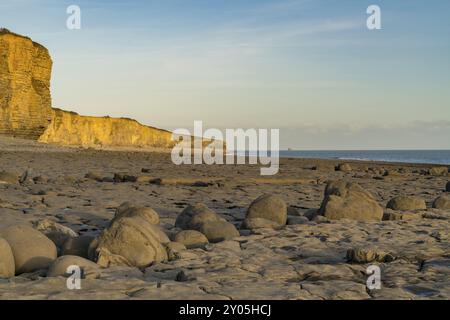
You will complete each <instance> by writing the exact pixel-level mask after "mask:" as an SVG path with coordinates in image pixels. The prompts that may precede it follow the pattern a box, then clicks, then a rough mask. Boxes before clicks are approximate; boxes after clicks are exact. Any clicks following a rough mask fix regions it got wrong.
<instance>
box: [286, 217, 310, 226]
mask: <svg viewBox="0 0 450 320" xmlns="http://www.w3.org/2000/svg"><path fill="white" fill-rule="evenodd" d="M308 222H309V219H308V218H307V217H292V216H288V220H287V224H288V225H296V224H306V223H308Z"/></svg>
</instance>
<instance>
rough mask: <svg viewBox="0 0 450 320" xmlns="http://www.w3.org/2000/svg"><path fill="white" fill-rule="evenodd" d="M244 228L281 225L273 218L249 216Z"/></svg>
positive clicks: (252, 228) (276, 226)
mask: <svg viewBox="0 0 450 320" xmlns="http://www.w3.org/2000/svg"><path fill="white" fill-rule="evenodd" d="M241 228H242V229H248V230H256V229H266V228H268V229H280V228H281V227H280V225H279V224H278V223H276V222H275V221H272V220H267V219H263V218H251V219H249V218H247V219H245V220H244V222H243V223H242V226H241Z"/></svg>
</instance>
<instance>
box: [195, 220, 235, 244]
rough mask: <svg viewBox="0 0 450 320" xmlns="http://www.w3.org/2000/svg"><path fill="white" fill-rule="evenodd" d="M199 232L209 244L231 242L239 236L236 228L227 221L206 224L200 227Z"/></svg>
mask: <svg viewBox="0 0 450 320" xmlns="http://www.w3.org/2000/svg"><path fill="white" fill-rule="evenodd" d="M200 232H201V233H203V234H204V235H205V236H206V238H207V239H208V241H209V242H211V243H216V242H221V241H225V240H231V239H233V238H236V237H239V236H240V234H239V231H238V230H237V229H236V227H235V226H234V225H233V224H232V223H230V222H227V221H211V222H206V223H204V224H202V225H201V227H200Z"/></svg>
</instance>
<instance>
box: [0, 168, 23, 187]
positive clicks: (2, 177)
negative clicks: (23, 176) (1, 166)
mask: <svg viewBox="0 0 450 320" xmlns="http://www.w3.org/2000/svg"><path fill="white" fill-rule="evenodd" d="M18 183H19V175H17V174H15V173H11V172H6V171H1V172H0V184H18Z"/></svg>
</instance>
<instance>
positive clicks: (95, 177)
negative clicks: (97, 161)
mask: <svg viewBox="0 0 450 320" xmlns="http://www.w3.org/2000/svg"><path fill="white" fill-rule="evenodd" d="M84 177H85V178H86V179H89V180H94V181H97V182H103V176H102V175H101V174H100V173H98V172H93V171H89V172H88V173H86V175H85V176H84Z"/></svg>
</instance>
